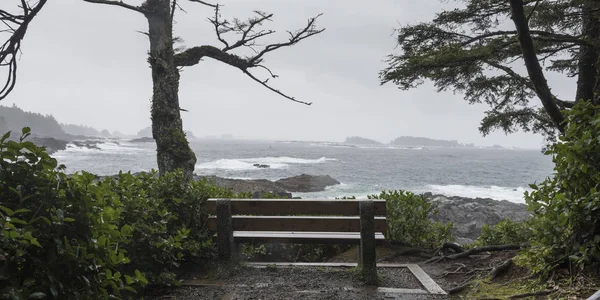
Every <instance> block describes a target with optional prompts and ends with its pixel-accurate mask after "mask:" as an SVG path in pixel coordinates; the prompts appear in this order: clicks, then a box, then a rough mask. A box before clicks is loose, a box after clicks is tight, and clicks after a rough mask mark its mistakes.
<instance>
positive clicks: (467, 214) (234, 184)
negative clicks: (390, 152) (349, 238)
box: [194, 174, 530, 244]
mask: <svg viewBox="0 0 600 300" xmlns="http://www.w3.org/2000/svg"><path fill="white" fill-rule="evenodd" d="M194 179H195V180H201V179H207V180H209V181H211V182H212V183H214V184H215V185H217V186H220V187H224V188H229V189H231V190H233V191H234V192H249V193H251V194H252V197H253V198H260V197H261V196H262V195H263V194H265V193H273V194H275V195H277V196H278V197H282V198H294V199H301V198H300V197H294V195H293V194H292V193H298V192H319V191H324V190H325V188H327V187H328V186H333V185H336V184H340V182H339V181H337V180H335V179H334V178H332V177H331V176H327V175H324V176H322V175H307V174H302V175H298V176H293V177H288V178H284V179H280V180H276V181H270V180H266V179H248V180H246V179H230V178H222V177H218V176H195V178H194ZM425 196H426V197H428V198H429V199H431V200H432V201H434V202H436V203H437V205H438V211H439V213H438V214H437V215H436V216H433V215H432V216H430V219H431V220H433V221H440V222H442V223H448V222H452V223H453V225H454V227H453V230H452V233H453V234H454V237H455V238H456V242H458V243H459V244H467V243H471V242H473V241H474V240H475V239H477V237H478V236H479V235H480V234H481V231H482V228H483V226H484V225H486V224H487V225H495V224H497V223H499V222H500V221H503V220H506V219H509V220H512V221H516V222H521V221H524V220H525V219H527V218H528V217H529V215H530V213H529V212H528V211H527V207H526V206H525V204H520V203H514V202H510V201H508V200H494V199H490V198H467V197H457V196H445V195H439V194H436V195H434V194H432V193H425Z"/></svg>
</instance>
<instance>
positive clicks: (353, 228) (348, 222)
mask: <svg viewBox="0 0 600 300" xmlns="http://www.w3.org/2000/svg"><path fill="white" fill-rule="evenodd" d="M216 224H217V222H216V217H214V216H211V217H209V218H208V226H209V228H210V229H211V230H213V231H214V230H215V229H216V228H217V226H216ZM232 226H233V230H234V231H313V232H360V217H359V216H345V217H339V216H327V217H324V216H233V217H232ZM375 231H376V232H387V222H386V219H385V217H375Z"/></svg>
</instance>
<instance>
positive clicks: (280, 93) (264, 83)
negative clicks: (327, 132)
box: [243, 70, 312, 105]
mask: <svg viewBox="0 0 600 300" xmlns="http://www.w3.org/2000/svg"><path fill="white" fill-rule="evenodd" d="M243 72H244V74H246V75H248V77H250V78H252V79H253V80H254V81H256V82H258V83H260V84H261V85H262V86H264V87H266V88H268V89H269V90H271V91H273V92H275V93H277V94H279V95H281V96H282V97H284V98H286V99H288V100H291V101H294V102H298V103H302V104H306V105H311V104H312V102H304V101H300V100H296V98H294V97H290V96H288V95H286V94H284V93H282V92H281V91H279V90H276V89H274V88H272V87H271V86H269V85H268V84H267V81H269V80H268V79H267V80H265V81H261V80H260V79H258V78H256V77H254V75H252V73H250V72H248V70H244V71H243Z"/></svg>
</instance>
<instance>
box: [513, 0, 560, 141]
mask: <svg viewBox="0 0 600 300" xmlns="http://www.w3.org/2000/svg"><path fill="white" fill-rule="evenodd" d="M510 7H511V12H512V14H511V15H512V20H513V22H514V23H515V28H516V29H517V33H518V35H517V37H518V40H519V44H520V46H521V51H523V60H524V61H525V67H526V68H527V74H529V78H530V79H531V82H532V83H533V85H534V87H535V93H536V94H537V96H538V98H539V99H540V101H542V105H543V106H544V110H546V113H547V114H548V115H549V116H550V118H551V119H552V122H553V123H554V125H555V126H556V127H557V128H558V130H559V131H560V132H564V124H563V121H564V116H563V114H562V112H561V111H560V108H559V107H558V105H557V104H556V101H555V98H556V97H554V95H552V92H551V91H550V87H548V82H547V81H546V77H545V76H544V71H543V69H542V66H541V65H540V62H539V60H538V58H537V55H536V54H535V47H534V45H533V39H532V38H531V33H530V32H529V23H528V20H527V18H526V17H525V11H524V9H523V0H510Z"/></svg>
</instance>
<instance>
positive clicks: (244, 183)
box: [195, 176, 292, 198]
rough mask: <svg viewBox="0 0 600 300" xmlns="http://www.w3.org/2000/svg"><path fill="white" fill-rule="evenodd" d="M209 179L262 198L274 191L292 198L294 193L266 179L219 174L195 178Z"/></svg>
mask: <svg viewBox="0 0 600 300" xmlns="http://www.w3.org/2000/svg"><path fill="white" fill-rule="evenodd" d="M203 178H204V179H207V180H208V181H211V182H212V183H214V184H215V185H216V186H220V187H224V188H228V189H231V190H232V191H234V192H236V193H251V194H252V198H260V197H261V196H262V195H263V194H266V193H273V194H275V195H277V196H279V197H285V198H291V197H292V194H291V193H289V192H288V191H286V190H285V189H283V188H281V187H280V186H278V185H277V184H276V183H275V182H273V181H269V180H266V179H250V180H244V179H230V178H222V177H218V176H197V177H196V178H195V179H196V180H199V179H203Z"/></svg>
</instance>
